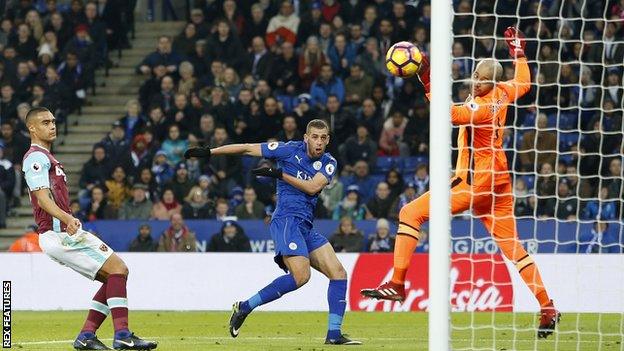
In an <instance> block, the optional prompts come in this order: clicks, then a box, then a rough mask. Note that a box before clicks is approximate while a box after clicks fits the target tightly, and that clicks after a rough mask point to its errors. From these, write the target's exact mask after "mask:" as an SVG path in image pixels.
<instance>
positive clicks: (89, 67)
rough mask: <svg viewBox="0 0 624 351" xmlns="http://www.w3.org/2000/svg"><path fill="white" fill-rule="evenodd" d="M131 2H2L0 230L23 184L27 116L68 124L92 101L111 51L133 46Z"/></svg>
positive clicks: (76, 0)
mask: <svg viewBox="0 0 624 351" xmlns="http://www.w3.org/2000/svg"><path fill="white" fill-rule="evenodd" d="M130 3H131V2H128V1H121V0H99V1H82V0H72V1H65V2H58V1H56V0H46V1H41V0H40V1H35V0H19V1H2V2H1V3H0V125H1V130H2V133H1V138H0V150H1V151H0V228H4V227H6V214H7V210H8V209H10V208H11V207H14V206H16V205H17V204H18V202H19V199H20V197H21V194H22V189H23V186H24V184H23V181H22V178H23V177H22V171H21V163H22V158H23V156H24V154H25V152H26V151H27V149H28V147H29V144H30V141H29V139H28V132H27V130H26V125H25V123H24V119H25V117H26V113H27V112H28V110H29V109H30V108H31V107H39V106H41V107H46V108H48V109H50V110H51V111H52V112H53V113H54V114H55V116H56V119H57V121H58V122H59V123H62V122H64V121H65V119H66V117H67V115H68V114H70V113H73V112H76V111H77V110H78V109H79V108H80V107H81V106H82V105H84V104H85V103H86V101H87V98H88V93H87V91H89V89H90V88H91V87H92V86H94V84H95V70H96V69H98V68H101V67H104V66H106V65H110V64H111V62H110V61H109V60H108V59H107V57H108V52H109V50H112V49H115V48H125V47H128V46H129V42H128V38H127V34H128V30H129V25H130V24H129V22H128V16H127V14H129V13H132V11H134V9H132V8H130V5H129V4H130ZM102 185H103V184H102ZM105 195H106V194H104V195H103V196H105ZM94 196H95V197H97V196H98V194H97V193H96V194H95V195H94ZM104 212H105V211H101V213H104Z"/></svg>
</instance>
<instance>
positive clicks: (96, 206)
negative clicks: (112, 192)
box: [85, 185, 117, 222]
mask: <svg viewBox="0 0 624 351" xmlns="http://www.w3.org/2000/svg"><path fill="white" fill-rule="evenodd" d="M85 213H86V217H87V220H88V221H89V222H91V221H95V220H98V219H115V218H117V211H116V210H115V209H114V208H113V207H112V206H110V205H109V204H108V199H107V195H106V188H105V187H103V186H101V185H96V186H94V187H93V189H91V202H89V204H88V205H87V209H86V210H85Z"/></svg>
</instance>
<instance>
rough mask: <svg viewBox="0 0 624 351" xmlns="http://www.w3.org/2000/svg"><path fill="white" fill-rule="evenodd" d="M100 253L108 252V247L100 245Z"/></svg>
mask: <svg viewBox="0 0 624 351" xmlns="http://www.w3.org/2000/svg"><path fill="white" fill-rule="evenodd" d="M100 251H102V252H106V251H108V246H106V244H102V245H100Z"/></svg>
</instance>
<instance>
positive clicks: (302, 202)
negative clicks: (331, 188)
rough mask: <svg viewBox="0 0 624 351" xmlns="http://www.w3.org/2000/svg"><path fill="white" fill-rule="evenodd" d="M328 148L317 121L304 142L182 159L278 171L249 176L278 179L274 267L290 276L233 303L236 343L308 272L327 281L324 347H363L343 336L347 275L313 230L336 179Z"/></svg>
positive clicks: (190, 153) (205, 151)
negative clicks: (235, 158) (256, 163)
mask: <svg viewBox="0 0 624 351" xmlns="http://www.w3.org/2000/svg"><path fill="white" fill-rule="evenodd" d="M327 144H329V126H328V125H327V123H325V121H323V120H320V119H315V120H312V121H310V123H308V125H307V128H306V133H305V135H304V137H303V141H291V142H288V143H282V142H270V143H262V144H231V145H224V146H220V147H217V148H214V149H209V148H191V149H189V150H187V151H186V152H185V153H184V157H186V158H190V157H203V158H210V156H211V155H248V156H262V157H265V158H268V159H272V160H275V161H277V167H265V168H257V169H254V170H253V171H252V173H253V174H255V175H257V176H264V177H272V178H277V195H278V196H277V207H276V209H275V211H274V213H273V218H272V219H271V226H270V231H271V237H272V239H273V241H274V242H275V263H277V264H278V265H279V266H280V268H282V269H284V271H286V272H287V273H288V274H286V275H283V276H281V277H279V278H277V279H275V280H274V281H272V282H271V283H270V284H269V285H267V286H265V287H264V288H262V289H261V290H260V291H258V293H257V294H255V295H254V296H252V297H251V298H249V299H248V300H246V301H238V302H235V303H234V306H233V311H232V317H231V318H230V334H231V335H232V337H234V338H235V337H237V336H238V333H239V331H240V328H241V326H242V325H243V322H244V321H245V318H247V316H248V315H249V314H250V313H251V311H253V310H254V309H255V308H256V307H258V306H260V305H264V304H267V303H269V302H271V301H273V300H276V299H278V298H280V297H282V296H283V295H284V294H286V293H289V292H291V291H293V290H296V289H298V288H300V287H301V286H303V285H304V284H305V283H307V282H308V280H309V279H310V267H312V268H314V269H316V270H318V271H319V272H321V273H323V274H324V275H325V276H327V278H329V288H328V290H327V301H328V303H329V326H328V330H327V337H326V339H325V343H326V344H334V345H360V344H361V342H359V341H355V340H350V339H348V338H347V337H345V336H344V335H343V334H342V332H341V326H342V319H343V316H344V313H345V309H346V305H347V303H346V293H347V273H346V271H345V269H344V268H343V266H342V264H341V263H340V261H338V257H336V253H335V252H334V249H333V248H332V246H331V245H330V244H329V242H328V241H327V239H326V238H325V237H324V236H323V235H321V234H319V233H317V232H315V231H314V230H313V229H312V221H313V220H314V209H315V207H316V201H317V199H318V194H319V193H320V192H321V190H323V188H324V187H325V186H326V185H327V184H329V182H330V181H331V180H332V178H333V177H334V175H335V173H336V159H334V158H333V157H332V156H331V155H330V154H329V153H327V152H325V148H326V147H327Z"/></svg>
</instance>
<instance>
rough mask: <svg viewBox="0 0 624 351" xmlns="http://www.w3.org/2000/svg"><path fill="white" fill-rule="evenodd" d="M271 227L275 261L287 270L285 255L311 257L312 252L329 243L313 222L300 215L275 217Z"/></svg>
mask: <svg viewBox="0 0 624 351" xmlns="http://www.w3.org/2000/svg"><path fill="white" fill-rule="evenodd" d="M270 228H271V229H270V230H271V238H272V239H273V242H274V243H275V259H274V260H275V263H277V265H278V266H280V268H281V269H283V270H285V271H287V272H288V269H287V268H286V265H285V264H284V260H283V258H282V257H283V256H304V257H309V255H310V252H312V251H314V250H316V249H318V248H319V247H321V246H323V245H325V244H326V243H328V241H327V238H325V237H324V236H323V235H321V234H319V233H318V232H316V231H314V230H313V229H312V223H310V222H308V221H306V220H304V219H301V218H299V217H280V218H273V219H272V220H271V227H270Z"/></svg>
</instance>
